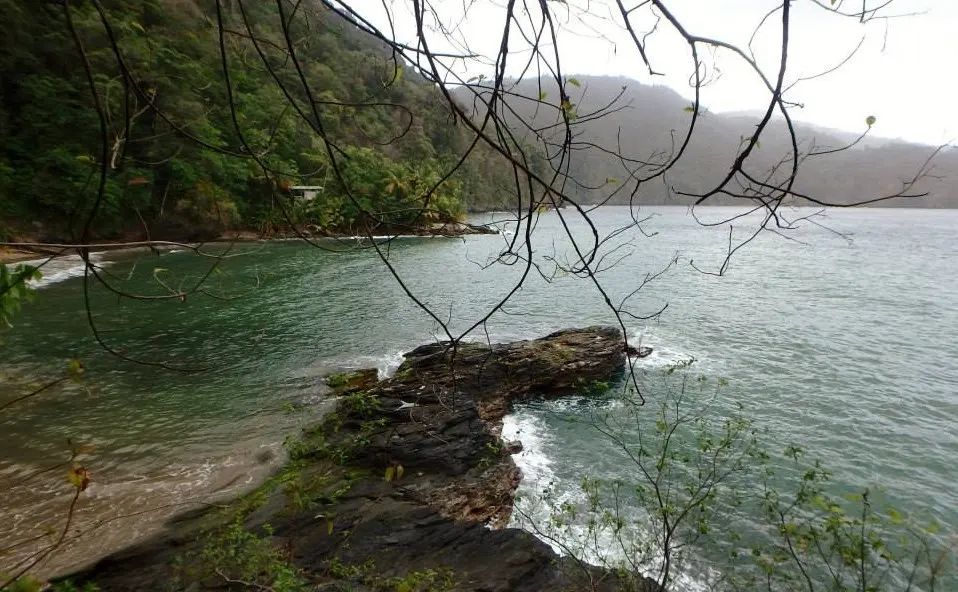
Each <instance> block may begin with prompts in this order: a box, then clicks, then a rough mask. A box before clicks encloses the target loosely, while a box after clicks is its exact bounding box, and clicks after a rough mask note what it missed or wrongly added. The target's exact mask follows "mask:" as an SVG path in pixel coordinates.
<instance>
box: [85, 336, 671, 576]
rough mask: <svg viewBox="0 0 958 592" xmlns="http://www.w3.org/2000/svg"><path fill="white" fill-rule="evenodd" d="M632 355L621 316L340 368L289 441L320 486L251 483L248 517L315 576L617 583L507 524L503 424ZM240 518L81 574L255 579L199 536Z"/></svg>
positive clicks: (192, 529) (304, 472) (195, 518)
mask: <svg viewBox="0 0 958 592" xmlns="http://www.w3.org/2000/svg"><path fill="white" fill-rule="evenodd" d="M625 359H626V351H625V347H624V342H623V339H622V334H621V333H620V332H619V330H618V329H615V328H610V327H589V328H586V329H576V330H565V331H559V332H557V333H553V334H552V335H549V336H547V337H544V338H541V339H536V340H531V341H518V342H514V343H508V344H498V345H492V346H490V345H487V344H484V343H460V344H458V346H457V347H456V348H455V349H452V348H450V347H449V346H448V344H445V343H437V344H430V345H424V346H421V347H418V348H416V349H414V350H413V351H411V352H409V353H408V354H406V360H405V362H404V363H403V364H402V366H400V367H399V369H398V370H397V372H396V374H395V376H393V377H392V378H389V379H386V380H383V381H380V382H376V381H375V373H374V372H369V371H367V372H359V373H353V374H350V375H340V376H336V377H330V378H329V379H328V382H329V383H330V385H331V387H333V388H334V391H335V392H337V393H338V394H340V395H341V398H340V400H339V403H338V405H337V408H336V410H335V411H334V412H331V413H329V414H328V415H327V416H325V417H324V419H323V421H322V422H321V424H320V425H318V426H314V427H312V428H310V429H308V430H306V432H305V433H304V436H303V438H302V441H301V442H300V443H299V444H297V445H296V446H295V447H294V448H293V450H292V451H291V455H292V457H293V460H292V461H291V465H290V466H295V467H296V472H295V475H296V478H297V481H296V482H297V483H300V484H302V483H312V484H313V485H312V486H311V487H309V488H306V490H307V491H306V492H305V493H304V492H303V491H292V490H291V488H290V487H289V482H291V481H292V478H287V479H285V481H284V483H285V484H284V485H283V486H273V487H269V484H267V486H264V488H262V489H261V490H260V491H259V492H258V494H259V496H260V497H259V498H254V497H253V496H247V498H246V501H247V506H245V507H250V508H251V509H249V510H247V511H245V512H244V513H242V514H239V516H240V518H239V520H241V521H242V523H243V525H244V527H245V528H246V529H247V531H250V532H253V533H258V536H261V537H262V538H263V539H265V540H268V541H270V543H271V544H272V545H274V546H275V548H276V549H282V550H283V551H282V553H283V557H285V558H287V560H288V561H289V563H291V564H292V565H294V566H295V567H296V568H297V569H298V570H300V571H301V573H302V574H303V575H304V577H306V578H307V579H308V580H309V581H310V582H311V583H315V584H316V585H317V586H318V587H316V588H314V589H322V590H346V589H349V590H385V589H397V588H396V585H395V584H394V583H390V582H392V580H390V578H397V577H405V576H406V575H407V574H410V573H412V572H418V573H429V572H430V571H431V572H433V573H443V574H446V575H445V576H444V578H446V580H447V581H448V582H449V583H451V585H452V587H451V588H443V589H450V590H463V591H465V590H474V591H479V590H482V591H490V592H491V591H502V592H505V591H511V590H519V591H521V590H527V591H533V590H581V589H590V590H615V589H617V587H618V585H619V584H620V583H621V582H620V581H619V579H618V577H617V576H616V575H615V574H613V573H609V572H604V571H603V570H600V569H599V568H592V567H583V566H580V565H578V564H577V563H575V561H574V560H572V559H567V558H560V557H559V556H557V555H556V554H555V553H554V552H553V551H552V549H551V548H550V547H549V546H548V545H546V544H545V543H543V542H541V541H539V540H538V539H536V538H535V537H534V536H532V535H531V534H529V533H526V532H524V531H521V530H518V529H513V528H504V527H505V525H506V524H507V522H508V520H509V517H510V515H511V513H512V506H513V501H514V497H515V491H516V487H517V486H518V484H519V481H520V479H521V474H520V471H519V469H518V468H517V467H516V465H515V463H514V461H513V459H512V456H511V454H513V453H515V452H516V451H517V449H518V448H519V446H520V445H519V444H518V443H504V442H502V441H501V440H500V438H499V434H500V430H501V427H502V423H501V422H502V418H503V416H504V415H505V414H506V412H507V411H508V409H509V406H510V404H511V403H512V402H514V401H517V400H522V399H527V398H532V397H561V396H566V395H571V394H574V393H577V392H578V393H581V392H583V391H586V390H588V388H589V386H590V385H592V384H594V383H595V382H597V381H598V382H607V381H609V380H610V379H612V378H613V377H614V376H615V375H616V374H617V373H619V372H621V371H622V369H623V367H624V364H625ZM289 470H290V469H287V471H289ZM289 474H293V473H289ZM274 481H276V480H275V479H274ZM253 495H256V494H253ZM304 496H305V497H306V499H307V500H308V501H307V502H305V503H304V502H303V501H302V499H301V498H303V497H304ZM293 498H295V500H294V499H293ZM251 499H255V500H258V503H257V504H256V505H255V506H252V507H251V506H250V504H249V503H248V502H249V500H251ZM292 501H296V503H291V502H292ZM242 504H243V500H240V501H239V502H237V504H236V506H237V507H244V506H243V505H242ZM230 516H231V517H230ZM236 516H237V514H235V510H234V514H232V515H229V514H224V513H222V512H220V513H216V512H210V511H207V512H204V513H202V514H199V513H194V515H191V516H185V517H182V518H180V519H179V520H178V521H176V522H175V524H174V525H173V526H172V527H171V533H170V534H168V535H167V536H165V537H163V538H157V539H154V540H152V541H148V542H146V543H143V544H140V545H137V546H135V547H132V548H130V549H128V550H126V551H124V552H121V553H119V554H116V555H113V556H111V557H108V558H106V559H104V560H103V561H100V562H99V563H97V564H96V565H94V566H93V567H92V568H90V569H89V570H88V571H86V572H85V573H83V574H81V575H80V576H79V577H78V578H77V580H78V581H79V582H84V581H93V582H96V583H97V584H98V585H99V586H100V588H101V590H104V591H109V590H145V589H155V588H154V585H155V583H156V582H169V581H172V580H173V579H174V578H177V577H178V578H180V579H179V581H180V582H181V583H183V584H188V583H189V582H188V581H184V580H183V577H184V576H183V574H185V573H186V574H188V573H193V574H194V575H193V576H192V577H193V578H195V579H194V582H195V586H194V587H196V588H197V589H221V590H227V589H237V590H239V589H246V588H244V587H243V586H242V585H241V584H238V583H236V582H235V581H234V582H231V581H230V580H233V579H235V580H243V579H244V578H242V577H240V575H238V574H235V573H231V570H230V568H231V565H229V564H228V562H227V564H225V565H224V566H221V567H220V568H215V566H213V565H212V563H213V562H212V561H211V560H210V558H209V557H210V553H209V552H208V545H209V543H208V542H207V543H205V544H206V545H207V551H206V552H204V550H203V547H202V545H203V544H204V543H203V541H209V540H213V539H214V538H215V536H214V534H202V533H204V532H205V533H215V532H216V531H217V529H221V528H222V526H221V525H220V524H217V521H220V523H225V522H228V521H233V522H235V521H236V520H237V518H236ZM266 524H268V525H269V527H268V528H264V525H266ZM204 553H205V555H204ZM213 555H214V556H215V553H214V554H213ZM193 564H195V569H193V571H192V572H191V571H190V569H189V566H190V565H193ZM184 566H187V567H184ZM343 566H349V569H345V568H344V567H343ZM237 569H239V568H238V567H237ZM246 577H247V578H248V577H250V576H249V574H247V575H246ZM588 581H591V582H592V584H587V582H588ZM643 582H644V585H645V589H646V590H649V591H651V590H653V589H655V585H654V582H652V581H651V580H644V581H643ZM254 587H258V586H254ZM410 589H418V588H410Z"/></svg>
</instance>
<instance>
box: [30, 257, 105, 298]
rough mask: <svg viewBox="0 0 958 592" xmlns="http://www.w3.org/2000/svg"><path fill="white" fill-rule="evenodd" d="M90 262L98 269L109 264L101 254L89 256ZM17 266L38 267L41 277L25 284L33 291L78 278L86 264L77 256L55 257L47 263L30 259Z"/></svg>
mask: <svg viewBox="0 0 958 592" xmlns="http://www.w3.org/2000/svg"><path fill="white" fill-rule="evenodd" d="M90 262H92V263H94V264H96V265H97V266H98V267H105V266H106V265H108V264H109V262H105V261H104V260H103V255H102V254H101V253H92V254H91V255H90ZM17 265H32V266H35V267H40V273H41V274H42V277H41V278H40V279H38V280H30V281H29V282H27V284H28V285H29V286H30V287H31V288H34V289H37V288H44V287H46V286H50V285H53V284H56V283H59V282H62V281H66V280H68V279H70V278H75V277H80V276H82V275H83V270H84V269H85V268H86V264H85V263H84V262H83V259H82V258H81V257H80V256H79V255H66V256H63V257H56V258H54V259H51V260H49V261H47V259H32V260H30V261H21V262H19V263H17Z"/></svg>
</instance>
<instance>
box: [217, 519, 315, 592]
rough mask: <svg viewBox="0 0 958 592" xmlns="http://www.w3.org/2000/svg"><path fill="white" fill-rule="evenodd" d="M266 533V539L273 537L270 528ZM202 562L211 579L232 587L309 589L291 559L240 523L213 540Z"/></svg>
mask: <svg viewBox="0 0 958 592" xmlns="http://www.w3.org/2000/svg"><path fill="white" fill-rule="evenodd" d="M263 531H264V533H265V534H266V535H267V536H270V535H271V534H272V530H271V528H270V527H269V525H264V526H263ZM201 559H202V562H203V565H204V567H205V569H206V570H207V571H209V572H210V573H209V575H210V576H217V577H219V578H222V579H223V580H225V581H226V582H227V583H229V584H238V585H242V586H246V587H249V588H268V589H270V590H273V591H275V592H299V591H300V590H307V589H308V586H307V581H306V579H305V578H304V576H303V574H301V573H300V571H299V570H298V569H297V568H296V567H295V566H294V565H293V564H292V563H291V562H290V561H289V557H288V556H286V555H285V554H284V553H283V552H282V551H281V550H280V549H278V548H276V546H274V545H273V543H272V542H270V541H269V540H268V539H266V538H261V537H259V536H257V535H256V534H254V533H252V532H250V531H249V530H247V529H246V528H245V527H244V526H243V523H242V522H241V521H239V520H237V521H235V522H232V523H230V524H229V525H228V526H227V527H225V528H224V529H223V530H222V531H220V532H218V533H216V534H215V535H213V536H212V537H211V538H210V540H209V541H208V543H207V545H206V546H205V547H204V549H203V551H202V552H201Z"/></svg>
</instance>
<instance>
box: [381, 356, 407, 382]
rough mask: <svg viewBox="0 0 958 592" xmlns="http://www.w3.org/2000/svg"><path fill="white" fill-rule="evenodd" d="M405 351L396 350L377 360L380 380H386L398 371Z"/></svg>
mask: <svg viewBox="0 0 958 592" xmlns="http://www.w3.org/2000/svg"><path fill="white" fill-rule="evenodd" d="M403 353H404V352H401V351H399V352H395V353H391V354H386V355H385V356H382V357H380V358H378V359H377V360H376V370H378V371H379V380H385V379H387V378H391V377H392V375H393V374H395V373H396V370H398V369H399V366H401V365H402V363H403V360H404V359H405V358H404V357H403Z"/></svg>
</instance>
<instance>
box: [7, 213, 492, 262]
mask: <svg viewBox="0 0 958 592" xmlns="http://www.w3.org/2000/svg"><path fill="white" fill-rule="evenodd" d="M481 234H499V232H498V231H497V230H494V229H492V228H489V227H488V226H485V225H478V224H467V223H459V222H457V223H452V224H442V225H440V226H437V227H435V228H429V229H421V231H419V232H414V233H410V234H383V235H373V236H372V239H373V240H376V241H379V240H382V241H388V240H394V239H401V238H460V237H464V236H472V235H481ZM369 239H370V237H369V236H368V235H357V234H347V233H341V234H322V235H316V236H313V235H310V234H308V233H304V234H303V236H299V235H297V234H276V235H271V236H268V237H266V236H262V235H260V234H258V233H254V232H249V231H237V232H235V233H229V234H221V235H219V236H218V237H216V238H215V239H210V240H207V241H175V240H166V239H153V240H142V241H120V240H118V241H109V240H107V241H94V242H90V243H87V244H71V243H66V242H64V243H42V242H39V241H23V242H11V243H10V244H11V245H12V246H0V265H15V264H17V263H23V262H26V261H37V260H40V259H46V258H54V259H56V258H60V257H66V256H69V255H72V254H75V253H76V251H77V250H78V249H81V248H84V247H85V248H88V249H90V251H91V253H98V254H102V253H110V252H127V251H128V252H135V251H138V250H144V251H150V250H154V251H161V252H162V251H169V250H174V249H197V248H201V247H203V246H204V245H222V244H255V243H270V242H286V241H303V240H321V241H337V242H338V241H351V242H362V241H369Z"/></svg>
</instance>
